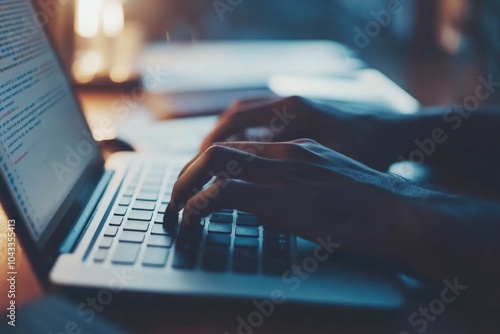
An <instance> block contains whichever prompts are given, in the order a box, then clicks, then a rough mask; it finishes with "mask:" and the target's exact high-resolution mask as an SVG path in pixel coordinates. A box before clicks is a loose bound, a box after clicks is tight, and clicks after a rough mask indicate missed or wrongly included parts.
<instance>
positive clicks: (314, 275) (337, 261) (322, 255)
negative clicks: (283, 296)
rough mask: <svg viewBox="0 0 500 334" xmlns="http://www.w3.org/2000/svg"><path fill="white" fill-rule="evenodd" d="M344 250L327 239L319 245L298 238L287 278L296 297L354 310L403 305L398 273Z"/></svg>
mask: <svg viewBox="0 0 500 334" xmlns="http://www.w3.org/2000/svg"><path fill="white" fill-rule="evenodd" d="M341 247H342V246H341V245H339V244H335V243H332V242H327V240H325V241H324V242H322V243H321V244H317V243H313V242H310V241H307V240H304V239H302V238H297V250H296V254H295V257H294V263H295V265H294V266H293V267H292V270H291V271H290V273H289V274H288V275H284V277H283V280H284V281H288V282H289V283H290V285H289V286H290V290H291V291H292V293H293V294H294V295H295V294H296V297H298V298H301V296H302V297H304V296H308V297H309V298H311V297H312V296H314V297H313V298H314V299H318V300H324V299H325V300H330V301H331V300H332V299H334V300H336V302H338V304H339V305H345V306H353V307H356V306H365V307H366V306H368V307H375V308H377V307H378V308H382V309H385V308H387V309H394V308H400V307H402V306H403V303H404V300H405V298H404V297H403V292H402V290H401V287H400V284H399V283H398V281H397V279H396V277H397V276H396V271H392V272H391V271H390V270H387V269H381V268H380V266H378V265H377V264H376V263H374V262H365V261H364V260H359V259H355V258H353V257H349V256H345V254H342V252H341ZM292 282H293V284H292Z"/></svg>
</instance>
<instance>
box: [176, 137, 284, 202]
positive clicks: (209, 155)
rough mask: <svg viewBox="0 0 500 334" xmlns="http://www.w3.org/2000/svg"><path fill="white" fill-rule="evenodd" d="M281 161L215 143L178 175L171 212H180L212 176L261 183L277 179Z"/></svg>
mask: <svg viewBox="0 0 500 334" xmlns="http://www.w3.org/2000/svg"><path fill="white" fill-rule="evenodd" d="M279 174H280V173H279V161H277V160H272V159H266V158H261V157H258V156H256V155H254V154H250V153H248V152H245V151H242V150H238V149H234V148H232V147H228V146H223V145H214V146H211V147H210V149H208V150H206V151H205V152H203V154H202V155H201V156H199V157H198V158H197V159H196V160H195V161H194V162H193V163H192V164H191V165H190V166H188V167H187V169H186V170H185V171H184V173H183V174H182V175H181V176H180V177H179V179H178V180H177V182H176V183H175V185H174V189H173V191H172V197H171V200H170V204H169V207H168V210H169V211H180V210H181V209H182V208H183V207H184V204H185V203H186V201H187V200H188V199H189V197H191V196H192V195H193V194H194V193H197V192H198V191H199V190H198V189H199V188H201V187H203V186H204V185H205V184H206V183H207V182H208V181H210V180H211V179H212V178H213V177H217V178H220V179H234V178H238V179H243V180H252V181H260V182H263V183H265V182H269V181H270V180H276V178H277V177H278V176H279Z"/></svg>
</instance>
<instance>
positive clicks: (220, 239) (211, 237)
mask: <svg viewBox="0 0 500 334" xmlns="http://www.w3.org/2000/svg"><path fill="white" fill-rule="evenodd" d="M206 243H207V244H209V245H225V246H229V245H230V244H231V236H230V235H227V234H208V235H207V239H206Z"/></svg>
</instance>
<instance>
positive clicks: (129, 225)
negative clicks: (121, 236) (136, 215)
mask: <svg viewBox="0 0 500 334" xmlns="http://www.w3.org/2000/svg"><path fill="white" fill-rule="evenodd" d="M148 228H149V223H147V222H140V221H135V220H127V222H126V223H125V226H124V227H123V229H124V230H126V231H140V232H146V231H147V230H148Z"/></svg>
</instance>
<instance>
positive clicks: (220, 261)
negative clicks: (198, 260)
mask: <svg viewBox="0 0 500 334" xmlns="http://www.w3.org/2000/svg"><path fill="white" fill-rule="evenodd" d="M228 259H229V247H225V246H219V245H207V247H206V248H205V252H204V253H203V262H202V264H201V268H202V269H203V270H207V271H220V272H221V271H226V270H227V267H228Z"/></svg>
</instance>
